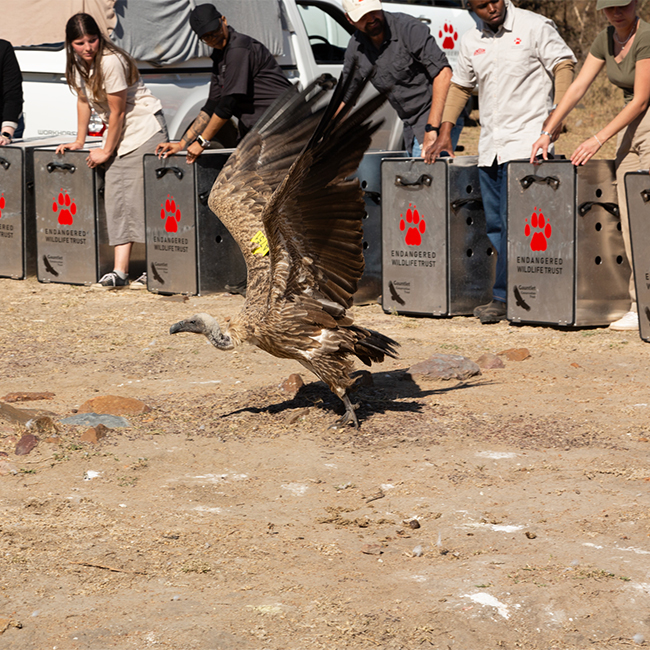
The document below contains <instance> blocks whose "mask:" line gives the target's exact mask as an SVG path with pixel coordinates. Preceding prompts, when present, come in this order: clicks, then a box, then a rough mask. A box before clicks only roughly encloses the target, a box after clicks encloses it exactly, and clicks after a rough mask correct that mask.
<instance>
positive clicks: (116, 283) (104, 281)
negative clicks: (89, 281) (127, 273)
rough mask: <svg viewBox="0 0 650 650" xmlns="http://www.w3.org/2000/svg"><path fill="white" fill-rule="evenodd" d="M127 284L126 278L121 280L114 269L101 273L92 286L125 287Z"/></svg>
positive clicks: (101, 287) (99, 287)
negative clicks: (104, 273)
mask: <svg viewBox="0 0 650 650" xmlns="http://www.w3.org/2000/svg"><path fill="white" fill-rule="evenodd" d="M127 284H129V281H128V279H124V280H122V278H121V277H120V276H119V275H118V274H117V273H115V271H111V272H110V273H107V274H106V275H103V276H102V277H101V278H100V279H99V282H96V283H95V284H93V285H92V286H93V287H94V288H96V289H119V288H121V287H126V285H127Z"/></svg>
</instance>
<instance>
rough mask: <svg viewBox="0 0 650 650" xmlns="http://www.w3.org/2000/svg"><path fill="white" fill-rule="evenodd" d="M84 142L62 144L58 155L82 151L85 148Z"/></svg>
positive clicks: (57, 149) (58, 148)
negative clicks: (77, 150) (76, 150)
mask: <svg viewBox="0 0 650 650" xmlns="http://www.w3.org/2000/svg"><path fill="white" fill-rule="evenodd" d="M84 144H85V143H84V142H77V141H76V140H75V141H74V142H66V143H65V144H60V145H59V146H58V147H57V148H56V152H55V153H58V154H62V153H65V152H66V151H74V150H75V149H81V148H83V146H84Z"/></svg>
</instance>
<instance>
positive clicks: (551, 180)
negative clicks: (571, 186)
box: [519, 175, 560, 190]
mask: <svg viewBox="0 0 650 650" xmlns="http://www.w3.org/2000/svg"><path fill="white" fill-rule="evenodd" d="M519 182H520V183H521V186H522V187H523V188H524V189H525V190H527V189H528V188H529V187H530V186H531V185H532V184H533V183H540V184H544V183H545V184H546V185H548V186H549V187H552V188H553V189H554V190H557V189H558V188H559V187H560V179H559V178H558V177H557V176H544V177H543V178H542V177H541V176H533V175H530V176H524V177H523V178H522V179H521V180H520V181H519Z"/></svg>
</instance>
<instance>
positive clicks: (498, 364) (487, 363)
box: [476, 352, 506, 370]
mask: <svg viewBox="0 0 650 650" xmlns="http://www.w3.org/2000/svg"><path fill="white" fill-rule="evenodd" d="M476 363H477V364H478V366H479V368H481V369H482V370H497V369H498V368H505V367H506V364H505V363H503V361H501V359H500V358H499V357H498V356H497V355H496V354H492V353H491V352H488V353H487V354H482V355H481V356H480V357H479V358H478V359H477V360H476Z"/></svg>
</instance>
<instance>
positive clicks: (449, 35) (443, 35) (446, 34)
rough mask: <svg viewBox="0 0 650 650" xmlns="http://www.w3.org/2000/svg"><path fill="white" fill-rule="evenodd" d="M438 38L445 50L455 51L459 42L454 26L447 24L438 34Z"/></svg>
mask: <svg viewBox="0 0 650 650" xmlns="http://www.w3.org/2000/svg"><path fill="white" fill-rule="evenodd" d="M438 38H439V39H440V40H441V41H442V49H443V50H453V49H454V47H456V41H457V40H458V32H457V31H456V30H455V29H454V27H453V25H449V24H448V23H445V26H444V27H443V28H442V29H441V30H440V31H439V32H438Z"/></svg>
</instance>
